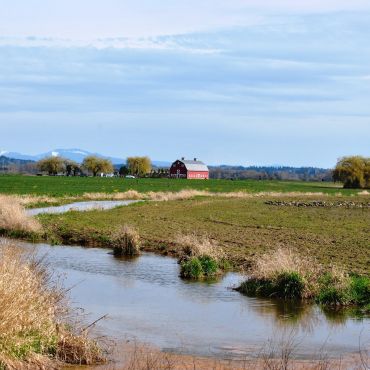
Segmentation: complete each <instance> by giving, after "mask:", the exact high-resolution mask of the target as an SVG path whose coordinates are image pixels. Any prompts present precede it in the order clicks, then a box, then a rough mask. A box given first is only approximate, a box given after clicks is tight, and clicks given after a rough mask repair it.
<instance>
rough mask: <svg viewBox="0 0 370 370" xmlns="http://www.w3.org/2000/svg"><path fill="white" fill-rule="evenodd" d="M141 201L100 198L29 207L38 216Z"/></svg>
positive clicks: (31, 213)
mask: <svg viewBox="0 0 370 370" xmlns="http://www.w3.org/2000/svg"><path fill="white" fill-rule="evenodd" d="M137 202H140V201H139V200H99V201H87V202H75V203H70V204H65V205H62V206H56V207H44V208H34V209H28V210H27V214H28V215H29V216H37V215H40V214H43V213H54V214H56V213H65V212H68V211H91V210H93V209H100V210H105V209H112V208H115V207H119V206H127V205H129V204H132V203H137Z"/></svg>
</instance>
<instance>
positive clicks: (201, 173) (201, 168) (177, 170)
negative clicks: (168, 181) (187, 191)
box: [170, 158, 209, 180]
mask: <svg viewBox="0 0 370 370" xmlns="http://www.w3.org/2000/svg"><path fill="white" fill-rule="evenodd" d="M170 177H172V178H175V179H203V180H205V179H209V170H208V167H207V166H206V165H205V164H204V163H203V162H201V161H198V160H197V159H196V158H194V160H193V161H189V160H187V159H185V158H181V160H179V159H178V160H177V161H175V162H173V163H172V166H171V168H170Z"/></svg>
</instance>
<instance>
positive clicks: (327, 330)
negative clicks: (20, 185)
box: [23, 243, 370, 358]
mask: <svg viewBox="0 0 370 370" xmlns="http://www.w3.org/2000/svg"><path fill="white" fill-rule="evenodd" d="M23 244H24V245H26V247H27V248H32V247H34V245H32V244H27V243H23ZM36 247H37V248H38V253H40V254H41V255H44V254H46V255H47V260H48V261H49V263H50V264H51V267H52V268H53V269H54V270H55V271H56V272H57V273H58V274H62V275H64V277H65V285H66V286H67V287H73V289H72V290H71V299H72V302H73V305H74V306H75V307H81V308H83V309H84V310H85V311H86V312H87V313H89V314H90V316H89V321H91V322H93V321H94V320H96V319H98V318H99V317H101V316H103V315H106V314H107V315H108V318H107V319H105V320H102V321H100V322H99V323H98V324H97V330H98V331H99V332H101V333H103V334H104V335H108V336H110V337H112V338H115V339H117V340H125V339H137V340H138V341H143V342H147V343H151V344H154V345H156V346H158V347H160V348H162V349H166V350H169V351H177V352H181V353H190V354H196V355H215V356H225V357H238V356H245V355H252V356H253V355H258V352H259V351H260V349H261V347H262V346H263V345H265V344H266V342H267V341H268V340H270V339H273V340H275V341H277V340H279V339H280V338H281V337H282V336H283V333H284V332H285V333H287V332H291V331H293V332H294V333H295V338H296V341H297V342H299V346H298V349H297V351H296V355H297V356H300V357H302V358H305V357H310V356H312V355H313V354H317V353H318V352H319V350H320V348H321V347H322V346H323V345H324V344H325V351H327V352H329V353H330V356H338V355H343V354H344V353H346V352H356V351H357V350H358V346H359V338H360V337H362V339H363V340H364V341H365V342H366V341H367V343H368V340H369V335H370V320H369V318H358V317H355V316H351V314H349V313H347V314H343V313H333V312H332V313H330V314H325V313H324V312H323V311H322V310H321V309H320V308H319V307H318V306H316V305H305V304H301V303H295V304H292V303H291V304H289V303H284V302H281V301H276V300H269V299H255V298H248V297H245V296H243V295H241V294H239V293H238V292H236V291H234V290H232V289H230V287H233V286H236V285H237V284H239V282H240V281H241V280H242V277H241V276H240V275H238V274H235V273H229V274H227V275H226V276H225V277H224V278H223V279H221V280H219V281H213V282H189V281H184V280H182V279H180V278H179V266H178V264H177V262H176V260H175V259H173V258H169V257H162V256H158V255H154V254H149V253H145V254H143V255H142V256H141V257H138V258H134V259H117V258H115V257H113V255H112V254H111V253H110V251H109V250H106V249H96V248H88V249H87V248H82V247H69V246H68V247H67V246H56V247H51V246H49V245H46V244H37V245H36Z"/></svg>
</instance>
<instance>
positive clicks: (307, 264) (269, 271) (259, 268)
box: [248, 247, 348, 298]
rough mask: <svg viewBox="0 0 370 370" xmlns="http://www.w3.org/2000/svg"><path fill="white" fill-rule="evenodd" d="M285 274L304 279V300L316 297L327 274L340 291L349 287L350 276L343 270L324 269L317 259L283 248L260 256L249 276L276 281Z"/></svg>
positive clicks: (332, 267)
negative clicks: (322, 279)
mask: <svg viewBox="0 0 370 370" xmlns="http://www.w3.org/2000/svg"><path fill="white" fill-rule="evenodd" d="M284 273H288V274H289V273H298V274H299V275H300V276H301V277H302V278H303V279H304V283H305V284H304V285H305V288H304V292H303V296H302V297H303V298H312V297H314V296H315V294H316V293H317V292H318V291H319V279H320V277H322V276H323V275H324V274H325V273H330V275H331V276H332V277H333V280H334V281H335V284H336V287H337V288H338V289H341V288H344V287H346V286H348V274H346V273H345V272H344V271H343V270H342V269H339V268H337V267H336V266H334V265H333V266H331V267H330V268H329V269H328V268H325V269H324V267H323V266H322V265H321V264H320V263H319V262H318V261H317V260H316V259H315V258H313V257H310V256H308V255H304V254H302V253H298V252H296V251H295V250H293V249H291V248H283V247H279V248H277V249H276V250H274V251H272V252H268V253H265V254H263V255H260V256H258V257H257V258H256V260H255V263H254V265H253V267H252V268H251V270H250V272H249V274H248V276H249V277H251V278H253V279H257V280H270V281H274V280H275V279H277V278H278V277H279V276H280V275H281V274H284Z"/></svg>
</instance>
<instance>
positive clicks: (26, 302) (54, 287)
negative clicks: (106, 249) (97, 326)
mask: <svg viewBox="0 0 370 370" xmlns="http://www.w3.org/2000/svg"><path fill="white" fill-rule="evenodd" d="M0 301H1V305H0V368H1V369H2V368H4V369H54V368H55V369H56V368H60V367H61V364H62V362H68V363H74V364H77V363H78V364H93V363H97V362H102V361H103V360H104V356H103V355H102V352H101V351H100V350H99V347H98V346H97V344H96V343H95V342H93V341H91V340H89V339H88V337H87V333H86V332H83V331H80V332H78V330H77V329H76V331H72V327H70V326H68V325H67V322H69V319H70V318H71V315H73V313H72V312H71V311H70V310H69V309H68V302H67V296H66V293H65V291H64V290H63V289H62V288H61V286H60V283H59V281H58V279H57V278H55V277H53V276H52V275H51V274H50V272H49V270H48V267H47V265H45V263H44V262H43V261H42V260H40V259H38V258H37V257H36V254H35V252H29V251H25V249H23V248H21V247H18V246H17V245H15V244H10V243H8V242H1V243H0ZM67 328H70V329H67ZM75 328H77V327H76V326H75Z"/></svg>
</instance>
